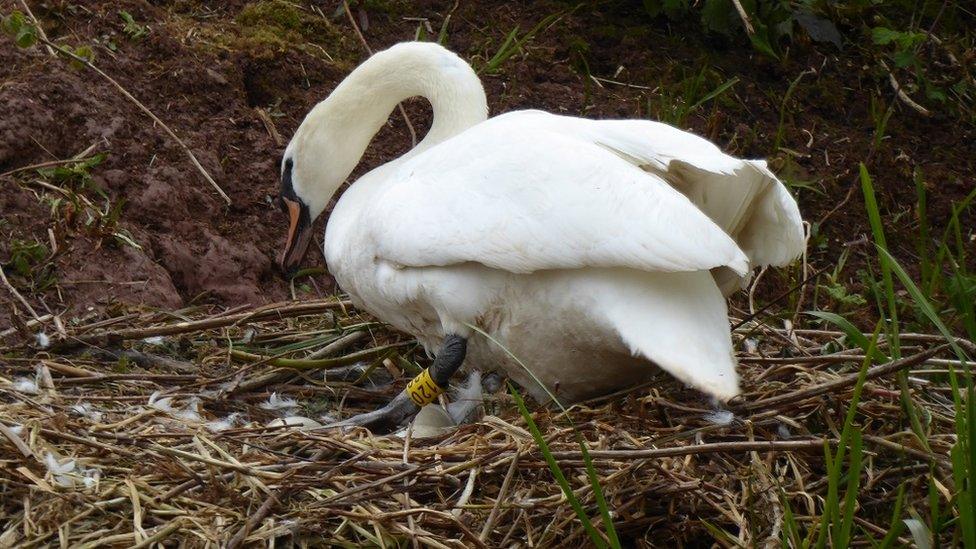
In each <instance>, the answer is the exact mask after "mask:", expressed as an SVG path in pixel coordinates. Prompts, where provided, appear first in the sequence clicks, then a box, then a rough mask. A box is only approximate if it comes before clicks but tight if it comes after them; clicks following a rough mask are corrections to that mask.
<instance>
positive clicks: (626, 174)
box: [364, 117, 748, 274]
mask: <svg viewBox="0 0 976 549" xmlns="http://www.w3.org/2000/svg"><path fill="white" fill-rule="evenodd" d="M364 218H365V219H368V220H369V221H368V223H369V225H370V226H369V227H368V229H369V234H370V238H371V240H372V241H373V243H374V245H375V247H376V248H375V249H376V251H377V255H378V256H379V257H381V258H383V259H385V260H387V261H389V262H392V263H394V264H398V265H402V266H411V267H427V266H443V265H453V264H458V263H464V262H478V263H481V264H484V265H487V266H489V267H493V268H497V269H503V270H506V271H510V272H513V273H530V272H533V271H538V270H547V269H571V268H581V267H629V268H633V269H638V270H644V271H652V272H653V271H663V272H682V271H698V270H707V269H712V268H715V267H722V266H726V267H728V268H730V269H732V270H734V271H735V272H737V273H739V274H744V273H745V272H746V271H747V270H748V259H747V257H746V256H745V254H743V252H742V251H741V250H740V249H739V248H738V246H737V245H736V244H735V242H734V241H733V240H732V239H731V238H730V237H729V236H728V235H727V234H726V233H725V232H724V231H723V230H722V229H720V228H719V227H718V226H717V225H716V224H715V223H713V222H712V221H711V220H710V219H709V218H708V217H707V216H706V215H705V214H704V213H702V212H701V211H700V210H699V209H698V208H697V207H695V205H693V204H692V203H691V202H690V201H689V200H688V199H687V198H686V197H685V196H684V195H682V194H681V193H679V192H677V191H675V190H674V189H673V188H672V187H671V186H669V185H668V184H667V183H666V182H665V181H664V180H663V179H662V178H661V177H659V176H657V175H655V174H653V173H647V172H644V171H642V170H640V169H638V168H636V167H635V166H634V165H632V164H631V163H629V162H627V161H625V160H623V159H621V158H620V157H619V156H618V155H616V154H613V153H611V152H609V151H607V150H606V149H604V148H602V147H600V146H597V145H594V144H592V143H587V142H585V141H582V140H580V139H577V138H575V137H572V136H566V135H561V134H560V133H557V132H553V131H550V130H548V129H546V128H538V127H533V126H532V125H531V124H508V123H506V118H505V117H500V118H496V119H493V120H490V121H488V122H485V123H483V124H480V125H478V126H476V127H474V128H472V129H470V130H468V131H466V132H464V133H463V134H461V135H459V136H457V137H455V138H453V139H451V140H448V141H446V142H444V143H441V144H440V145H438V146H436V147H434V148H432V149H430V150H429V151H427V152H425V153H424V154H422V155H419V156H417V157H415V158H412V159H410V160H407V161H406V162H404V163H403V164H402V165H400V166H398V167H397V169H396V171H395V173H393V174H391V176H390V179H389V181H388V183H387V184H386V190H385V191H383V192H382V193H381V194H380V195H379V196H377V197H376V200H374V201H373V203H372V204H371V206H370V211H369V212H368V214H367V215H365V216H364Z"/></svg>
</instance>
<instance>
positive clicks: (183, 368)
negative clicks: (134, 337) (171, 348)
mask: <svg viewBox="0 0 976 549" xmlns="http://www.w3.org/2000/svg"><path fill="white" fill-rule="evenodd" d="M94 354H95V355H98V356H101V357H106V358H108V359H109V360H121V359H123V358H124V359H126V360H130V361H132V362H134V363H135V364H136V365H137V366H140V367H142V368H152V367H156V368H160V369H163V370H167V371H170V372H182V373H188V372H194V371H196V370H197V369H198V368H197V367H196V366H194V365H193V364H191V363H189V362H184V361H182V360H174V359H172V358H167V357H165V356H159V355H153V354H149V353H143V352H140V351H133V350H128V349H120V350H118V351H111V350H106V349H97V350H95V351H94Z"/></svg>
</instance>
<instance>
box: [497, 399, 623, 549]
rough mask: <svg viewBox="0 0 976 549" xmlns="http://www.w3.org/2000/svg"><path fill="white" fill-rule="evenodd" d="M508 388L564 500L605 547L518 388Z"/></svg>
mask: <svg viewBox="0 0 976 549" xmlns="http://www.w3.org/2000/svg"><path fill="white" fill-rule="evenodd" d="M508 389H509V391H511V393H512V397H513V398H514V399H515V404H516V405H517V406H518V409H519V413H520V414H522V417H523V418H524V419H525V423H526V425H527V426H528V428H529V432H530V433H532V438H533V439H535V443H536V445H537V446H538V447H539V451H541V452H542V456H543V457H544V458H545V460H546V464H547V465H549V470H550V471H552V476H553V477H555V478H556V482H557V483H558V484H559V488H560V489H562V491H563V494H564V495H565V496H566V500H567V501H569V505H570V506H572V508H573V511H574V512H575V513H576V517H577V518H578V519H579V521H580V523H581V524H582V525H583V528H584V529H585V530H586V533H587V535H589V536H590V540H591V541H592V542H593V544H594V545H595V546H597V547H600V548H605V547H607V543H606V542H605V541H604V540H603V537H602V536H601V535H600V533H599V532H597V531H596V528H594V527H593V523H592V522H590V517H589V516H588V515H587V514H586V510H584V509H583V506H582V505H581V504H580V502H579V499H578V498H577V497H576V494H574V493H573V488H572V487H571V486H570V485H569V481H568V480H566V476H565V475H564V474H563V471H562V469H561V468H560V467H559V463H557V462H556V458H554V457H553V455H552V451H551V450H549V445H548V444H547V443H546V439H545V438H544V437H543V436H542V432H541V431H540V430H539V426H538V425H536V423H535V420H533V419H532V414H530V413H529V410H528V408H526V407H525V401H524V400H522V395H520V394H519V392H518V390H516V389H515V386H513V385H512V384H511V383H509V384H508Z"/></svg>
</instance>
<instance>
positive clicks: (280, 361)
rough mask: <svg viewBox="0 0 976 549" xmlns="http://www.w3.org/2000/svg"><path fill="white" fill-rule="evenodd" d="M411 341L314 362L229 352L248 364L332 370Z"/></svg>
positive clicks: (411, 342)
mask: <svg viewBox="0 0 976 549" xmlns="http://www.w3.org/2000/svg"><path fill="white" fill-rule="evenodd" d="M414 344H415V342H413V341H404V342H402V343H393V344H391V345H383V346H382V347H373V348H370V349H363V350H362V351H357V352H355V353H351V354H348V355H346V356H340V357H336V358H320V359H316V360H309V359H302V358H275V357H270V356H261V355H255V354H252V353H245V352H244V351H238V350H236V349H234V350H231V352H230V356H232V357H234V358H237V359H240V360H246V361H249V362H254V361H260V362H262V363H264V364H269V365H271V366H280V367H283V368H297V369H303V370H304V369H312V368H332V367H334V366H345V365H347V364H355V363H356V362H359V361H361V360H365V359H367V358H374V357H376V356H377V355H382V354H383V353H386V352H387V351H391V350H393V349H396V348H399V347H404V346H407V345H414Z"/></svg>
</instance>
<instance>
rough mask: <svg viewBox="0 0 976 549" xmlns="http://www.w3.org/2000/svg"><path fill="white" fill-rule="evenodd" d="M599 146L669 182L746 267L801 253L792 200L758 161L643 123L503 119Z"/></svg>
mask: <svg viewBox="0 0 976 549" xmlns="http://www.w3.org/2000/svg"><path fill="white" fill-rule="evenodd" d="M499 118H508V119H509V120H510V123H511V124H513V125H518V126H526V127H545V128H549V129H551V130H553V131H557V132H561V133H563V134H569V135H573V136H576V137H578V138H579V139H582V140H585V141H588V142H591V143H594V144H597V145H600V146H602V147H605V148H606V149H607V150H609V151H612V152H614V153H615V154H617V155H618V156H620V157H621V158H623V159H625V160H627V161H628V162H630V163H632V164H634V165H635V166H638V167H640V168H641V169H644V170H646V171H648V172H651V173H655V174H657V175H659V176H661V177H663V178H664V179H665V180H667V181H668V183H670V184H671V185H672V186H673V187H674V188H675V189H677V190H679V191H680V192H681V193H683V194H684V195H685V196H687V197H688V198H689V199H690V200H691V201H692V202H693V203H694V204H695V205H696V206H698V207H699V208H700V209H701V210H702V211H703V212H705V214H706V215H708V217H709V218H711V219H712V221H714V222H715V223H716V224H717V225H718V226H719V227H721V228H722V229H723V230H724V231H725V232H726V233H728V234H729V235H730V236H731V237H732V238H733V239H734V240H735V241H736V243H737V244H738V245H739V247H740V248H741V249H742V251H744V252H745V253H746V255H747V256H748V257H749V260H750V262H751V266H752V267H759V266H763V265H774V266H784V265H787V264H789V263H790V262H792V261H793V260H794V259H796V258H797V257H798V256H799V255H800V254H801V253H803V249H804V247H805V239H804V234H803V220H802V218H801V217H800V210H799V208H798V207H797V204H796V200H795V199H794V198H793V196H792V195H791V194H790V192H789V191H788V190H787V189H786V187H785V186H784V185H783V183H782V182H780V181H779V179H777V178H776V176H775V175H773V173H772V172H771V171H769V169H768V168H767V167H766V162H765V161H762V160H741V159H738V158H735V157H733V156H730V155H727V154H725V153H723V152H722V151H721V150H720V149H719V148H718V147H717V146H715V144H713V143H711V142H710V141H708V140H706V139H703V138H701V137H699V136H697V135H694V134H692V133H689V132H686V131H682V130H679V129H678V128H675V127H673V126H669V125H667V124H663V123H660V122H652V121H648V120H587V119H583V118H573V117H566V116H557V115H553V114H549V113H546V112H542V111H518V112H513V113H509V114H505V115H502V116H501V117H499Z"/></svg>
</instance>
